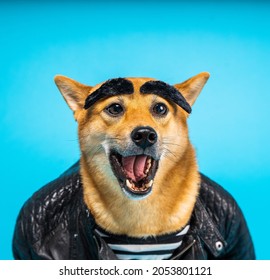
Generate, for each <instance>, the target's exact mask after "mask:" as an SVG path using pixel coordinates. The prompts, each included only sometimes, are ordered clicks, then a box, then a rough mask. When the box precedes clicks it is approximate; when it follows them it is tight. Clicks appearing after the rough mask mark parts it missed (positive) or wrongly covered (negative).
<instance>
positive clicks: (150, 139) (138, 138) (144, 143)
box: [131, 126, 157, 149]
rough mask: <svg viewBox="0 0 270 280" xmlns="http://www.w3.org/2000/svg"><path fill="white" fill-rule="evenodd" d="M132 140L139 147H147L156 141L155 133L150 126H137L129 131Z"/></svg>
mask: <svg viewBox="0 0 270 280" xmlns="http://www.w3.org/2000/svg"><path fill="white" fill-rule="evenodd" d="M131 139H132V141H133V142H134V143H135V144H136V145H137V146H139V147H140V148H143V149H145V148H147V147H150V146H152V145H154V144H155V143H156V142H157V133H156V132H155V130H154V129H153V128H151V127H148V126H146V127H143V126H141V127H137V128H135V129H134V130H133V131H132V132H131Z"/></svg>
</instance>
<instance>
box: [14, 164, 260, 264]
mask: <svg viewBox="0 0 270 280" xmlns="http://www.w3.org/2000/svg"><path fill="white" fill-rule="evenodd" d="M94 227H95V221H94V219H93V217H92V215H91V213H90V212H89V210H88V209H87V207H86V205H85V203H84V201H83V190H82V184H81V179H80V175H79V163H78V162H77V163H76V164H74V165H73V166H72V167H71V168H70V169H68V170H67V171H66V172H65V173H64V174H62V175H61V176H60V177H59V178H57V179H56V180H54V181H52V182H50V183H49V184H47V185H46V186H44V187H43V188H41V189H40V190H38V191H37V192H36V193H35V194H34V195H33V196H32V197H31V198H30V199H29V200H28V201H26V203H25V204H24V206H23V207H22V209H21V211H20V213H19V216H18V218H17V222H16V227H15V231H14V236H13V255H14V258H15V259H24V260H29V259H35V260H45V259H46V260H53V259H57V260H61V259H62V260H67V259H77V260H83V259H104V260H110V259H117V257H116V256H115V254H114V253H113V251H112V250H111V249H110V248H109V246H108V245H107V244H106V243H105V241H104V240H103V239H102V238H101V237H100V236H97V235H95V233H94ZM171 259H188V260H193V259H194V260H206V259H238V260H245V259H255V252H254V247H253V243H252V239H251V236H250V233H249V230H248V227H247V224H246V221H245V219H244V217H243V214H242V212H241V210H240V208H239V207H238V205H237V203H236V201H235V200H234V199H233V198H232V196H231V195H230V194H229V193H228V192H227V191H225V190H224V189H223V188H222V187H221V186H219V185H218V184H216V183H215V182H213V181H212V180H210V179H209V178H207V177H206V176H204V175H202V174H201V189H200V194H199V196H198V198H197V202H196V205H195V207H194V210H193V214H192V217H191V220H190V229H189V232H188V233H187V234H186V235H185V238H184V240H183V242H182V244H181V246H180V247H179V248H178V249H176V251H175V252H174V255H173V256H172V257H171Z"/></svg>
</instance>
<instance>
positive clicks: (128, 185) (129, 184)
mask: <svg viewBox="0 0 270 280" xmlns="http://www.w3.org/2000/svg"><path fill="white" fill-rule="evenodd" d="M126 185H127V187H128V188H130V189H132V187H133V184H132V183H131V182H130V181H129V180H128V179H127V180H126Z"/></svg>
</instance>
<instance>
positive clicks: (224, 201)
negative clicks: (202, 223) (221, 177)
mask: <svg viewBox="0 0 270 280" xmlns="http://www.w3.org/2000/svg"><path fill="white" fill-rule="evenodd" d="M199 200H200V201H201V203H202V205H203V207H204V208H205V210H206V212H207V214H208V216H209V218H210V219H211V220H212V221H213V224H214V225H215V227H216V228H217V230H218V232H219V233H220V234H221V236H222V237H223V240H224V241H225V245H226V246H225V247H226V248H225V250H224V253H223V254H222V258H224V259H254V258H255V253H254V248H253V243H252V239H251V236H250V233H249V229H248V226H247V223H246V220H245V218H244V215H243V213H242V211H241V209H240V207H239V205H238V204H237V202H236V201H235V199H234V198H233V196H232V195H231V194H230V193H229V192H227V191H226V190H225V189H224V188H223V187H222V186H220V185H219V184H217V183H216V182H214V181H213V180H211V179H210V178H208V177H207V176H205V175H203V174H201V189H200V193H199Z"/></svg>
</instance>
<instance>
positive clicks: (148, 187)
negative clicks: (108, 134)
mask: <svg viewBox="0 0 270 280" xmlns="http://www.w3.org/2000/svg"><path fill="white" fill-rule="evenodd" d="M137 157H141V158H144V167H143V174H140V176H139V177H138V178H137V177H136V178H135V177H134V176H130V172H127V170H126V169H125V166H124V162H125V161H127V159H128V158H135V160H136V158H137ZM109 161H110V164H111V169H112V171H113V173H114V175H115V176H116V178H117V180H118V182H119V186H120V187H121V189H122V191H123V193H124V194H125V195H126V196H127V197H128V198H129V199H132V200H141V199H144V198H146V197H148V196H149V195H150V194H151V192H152V190H153V185H154V179H155V175H156V172H157V169H158V164H159V160H156V159H154V158H153V157H151V156H149V155H147V156H146V155H143V154H136V155H132V156H129V157H124V156H122V155H121V154H120V153H118V152H116V151H110V154H109ZM131 177H133V178H131Z"/></svg>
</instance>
